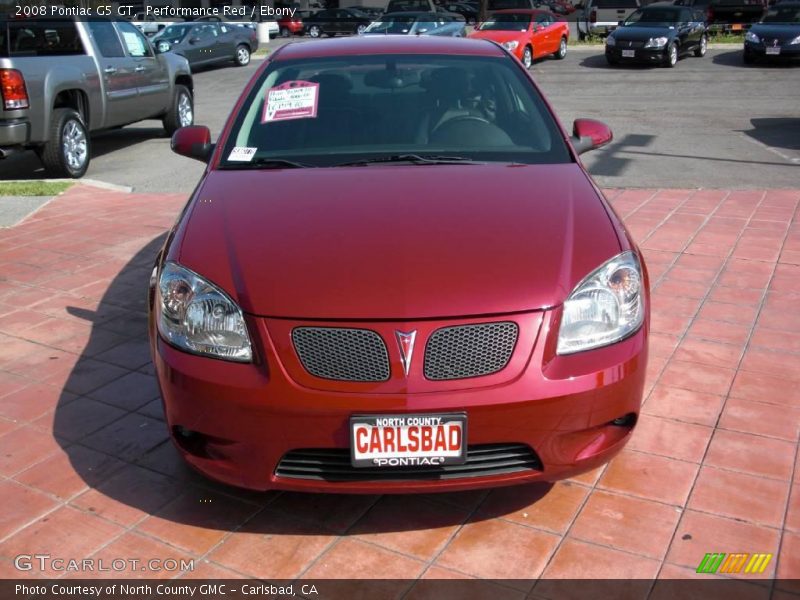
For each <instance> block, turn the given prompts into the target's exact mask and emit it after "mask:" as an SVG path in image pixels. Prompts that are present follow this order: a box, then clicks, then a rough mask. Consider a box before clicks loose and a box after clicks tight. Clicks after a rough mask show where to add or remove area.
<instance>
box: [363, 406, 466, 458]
mask: <svg viewBox="0 0 800 600" xmlns="http://www.w3.org/2000/svg"><path fill="white" fill-rule="evenodd" d="M350 448H351V450H350V461H351V463H352V465H353V466H354V467H438V466H442V465H460V464H464V462H465V461H466V460H467V453H466V448H467V415H466V414H465V413H444V414H440V413H436V414H416V415H355V416H353V417H351V418H350Z"/></svg>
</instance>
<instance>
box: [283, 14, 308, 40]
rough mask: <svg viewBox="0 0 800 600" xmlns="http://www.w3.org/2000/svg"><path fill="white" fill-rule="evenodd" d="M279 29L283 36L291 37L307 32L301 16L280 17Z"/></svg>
mask: <svg viewBox="0 0 800 600" xmlns="http://www.w3.org/2000/svg"><path fill="white" fill-rule="evenodd" d="M278 31H279V32H280V36H281V37H290V36H293V35H303V34H304V33H305V26H304V25H303V19H302V18H301V17H299V16H294V17H290V16H286V17H281V18H280V19H278Z"/></svg>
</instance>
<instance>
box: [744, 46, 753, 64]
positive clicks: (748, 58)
mask: <svg viewBox="0 0 800 600" xmlns="http://www.w3.org/2000/svg"><path fill="white" fill-rule="evenodd" d="M742 60H743V61H744V64H746V65H752V64H753V63H755V62H756V57H755V56H754V55H753V53H752V52H748V51H747V50H745V51H744V54H742Z"/></svg>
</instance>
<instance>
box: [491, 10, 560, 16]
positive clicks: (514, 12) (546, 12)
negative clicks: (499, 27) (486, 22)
mask: <svg viewBox="0 0 800 600" xmlns="http://www.w3.org/2000/svg"><path fill="white" fill-rule="evenodd" d="M491 13H492V14H493V15H520V14H522V15H551V14H553V13H551V12H550V11H549V10H540V9H536V8H503V9H500V10H493V11H491Z"/></svg>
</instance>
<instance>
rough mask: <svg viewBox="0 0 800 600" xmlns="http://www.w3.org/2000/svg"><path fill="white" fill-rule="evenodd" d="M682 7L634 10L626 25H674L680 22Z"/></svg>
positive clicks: (626, 20)
mask: <svg viewBox="0 0 800 600" xmlns="http://www.w3.org/2000/svg"><path fill="white" fill-rule="evenodd" d="M680 14H681V11H680V9H670V8H648V9H644V10H637V11H635V12H633V13H632V14H631V15H630V16H629V17H628V18H627V19H625V25H644V26H657V25H673V24H675V23H678V22H679V17H680Z"/></svg>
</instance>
